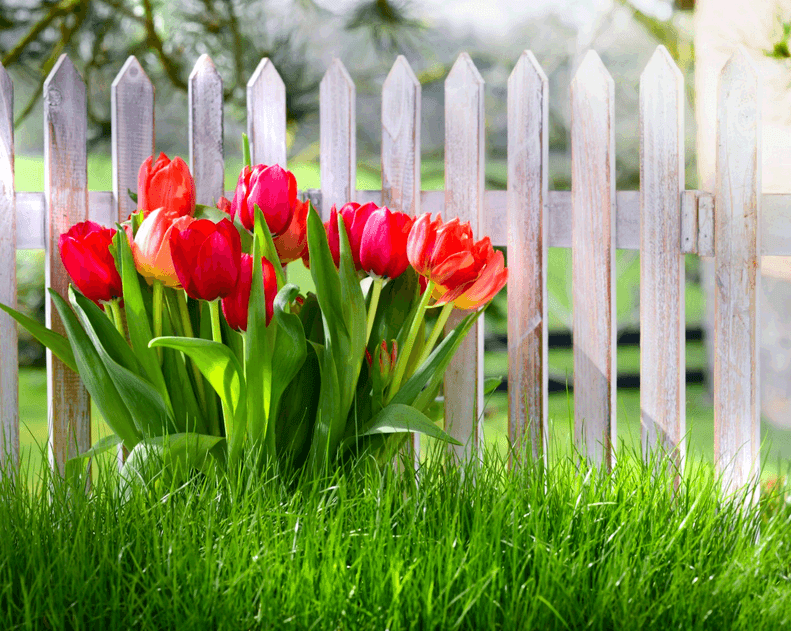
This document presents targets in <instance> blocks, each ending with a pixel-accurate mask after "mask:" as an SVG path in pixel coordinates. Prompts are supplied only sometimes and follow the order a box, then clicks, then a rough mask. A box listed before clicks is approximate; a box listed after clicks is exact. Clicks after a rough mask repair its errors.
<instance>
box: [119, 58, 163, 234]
mask: <svg viewBox="0 0 791 631" xmlns="http://www.w3.org/2000/svg"><path fill="white" fill-rule="evenodd" d="M110 102H111V105H110V110H111V119H112V141H111V145H112V157H113V196H114V203H115V216H116V218H117V220H119V221H122V220H124V219H125V218H126V217H127V216H129V213H130V212H132V211H133V210H134V209H135V207H136V205H135V203H134V202H133V201H132V199H131V198H130V197H129V195H128V194H127V192H128V191H129V190H131V191H136V190H137V173H138V170H139V169H140V165H141V164H142V162H143V161H144V160H145V159H146V158H147V157H148V156H150V155H151V154H152V153H153V152H154V84H153V83H151V80H150V79H149V78H148V75H147V74H146V73H145V70H143V67H142V66H141V65H140V62H139V61H138V60H137V58H136V57H135V56H134V55H130V56H129V58H128V59H127V60H126V62H125V63H124V65H123V66H122V67H121V70H119V71H118V74H117V75H116V76H115V79H114V80H113V83H112V85H111V86H110Z"/></svg>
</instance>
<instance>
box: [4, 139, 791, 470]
mask: <svg viewBox="0 0 791 631" xmlns="http://www.w3.org/2000/svg"><path fill="white" fill-rule="evenodd" d="M241 165H242V162H241V159H240V158H229V159H227V160H226V178H225V189H226V190H232V189H233V188H234V186H235V184H236V179H237V176H238V173H239V171H240V169H241ZM15 167H16V168H15V184H16V190H17V191H41V190H43V189H44V166H43V160H42V158H41V157H40V156H16V161H15ZM378 168H379V167H378V160H377V159H375V158H371V159H368V160H361V161H360V163H359V164H358V168H357V188H358V189H359V190H372V189H378V188H381V177H380V173H379V171H378ZM289 169H290V170H291V171H292V172H293V173H294V175H295V176H296V178H297V182H298V184H299V187H300V188H302V189H304V188H319V186H320V181H319V165H318V163H317V162H299V163H291V164H289ZM505 174H506V163H505V161H503V160H500V161H497V160H493V161H490V162H489V164H487V178H490V180H494V181H505ZM443 178H444V176H443V164H442V161H441V160H424V161H423V162H422V188H423V189H424V190H432V189H434V190H437V189H442V188H443V185H444V179H443ZM111 182H112V162H111V159H110V156H108V155H105V154H92V155H90V156H89V158H88V188H89V189H90V190H111V189H112V184H111ZM491 187H492V186H490V188H491ZM34 256H35V254H34V253H31V252H26V251H20V252H19V258H20V262H21V261H23V260H25V259H29V258H31V257H34ZM548 263H549V267H548V287H549V293H550V312H549V326H550V329H556V328H570V315H571V300H570V287H571V251H570V250H566V249H555V248H552V249H550V251H549V261H548ZM616 264H617V275H618V280H617V290H616V291H617V294H616V300H617V310H618V322H619V325H620V326H622V327H623V326H630V327H636V326H638V324H639V305H638V300H637V298H638V295H639V276H640V263H639V256H638V255H637V253H636V252H631V251H628V252H627V251H619V252H618V253H617V258H616ZM687 265H688V267H690V266H694V265H695V261H694V258H693V257H691V256H690V257H687ZM289 279H290V280H291V281H292V282H296V283H297V284H298V285H300V287H302V288H303V290H307V289H310V288H312V282H311V279H310V275H309V272H307V270H305V268H304V267H303V266H302V265H301V263H295V264H292V265H291V266H290V267H289ZM504 294H505V292H503V295H501V296H500V297H498V302H499V305H498V306H500V311H502V312H503V313H504V312H505V310H506V304H505V295H504ZM702 308H703V297H702V293H701V291H700V287H699V286H698V285H697V284H695V283H690V282H688V283H687V288H686V314H687V324H688V326H695V325H697V324H699V323H700V318H701V313H702ZM487 315H488V314H487ZM486 326H487V329H488V330H494V331H496V332H501V333H502V332H505V321H504V318H490V319H489V320H488V321H487V325H486ZM705 363H706V362H705V351H704V348H703V345H702V344H701V343H700V342H690V343H688V344H687V366H688V367H689V368H695V369H703V368H705ZM549 364H550V373H551V374H552V375H553V376H554V377H557V378H560V379H564V377H565V376H566V375H571V373H572V370H573V354H572V351H571V350H570V349H550V352H549ZM617 366H618V370H619V372H620V373H637V372H639V366H640V358H639V348H638V347H635V346H627V347H619V349H618V357H617ZM507 371H508V357H507V354H506V353H505V352H489V351H487V353H486V357H485V373H486V375H487V376H502V377H504V378H505V377H506V376H507ZM507 405H508V402H507V395H505V394H502V393H496V394H494V395H492V396H490V397H489V398H488V402H487V406H486V410H485V420H484V434H485V439H486V440H487V442H488V441H493V442H494V443H495V444H497V445H498V447H501V448H503V449H505V448H506V447H507V442H508V441H507V435H508V428H507V424H508V421H507ZM570 410H573V397H572V396H569V395H567V394H566V393H556V394H551V395H550V397H549V416H550V433H549V440H550V441H551V442H552V443H553V445H555V446H558V447H560V448H563V446H567V445H568V443H569V436H570V431H572V429H571V428H572V425H573V423H572V422H571V420H570ZM639 411H640V402H639V391H637V390H626V389H621V390H619V392H618V417H617V426H618V429H617V432H618V440H619V441H620V440H624V441H625V442H626V443H627V445H630V446H632V447H635V448H639V443H640V414H639ZM20 420H21V424H22V427H21V429H20V444H21V448H22V450H23V458H25V459H29V461H30V464H31V465H32V466H34V467H36V466H38V464H39V462H40V448H41V447H42V446H43V445H45V444H46V439H47V414H46V373H45V371H44V370H42V369H31V368H23V369H21V370H20ZM92 429H93V431H92V433H93V438H94V441H95V440H97V439H98V438H99V437H101V436H103V435H106V434H107V433H108V429H107V426H106V425H105V424H104V422H103V420H102V419H101V416H100V415H99V413H98V412H97V411H96V410H95V408H94V414H93V428H92ZM687 431H688V437H689V441H688V443H689V445H688V447H689V449H690V452H691V453H694V454H695V455H699V456H701V457H704V458H706V459H708V460H711V459H712V455H713V444H714V443H713V440H714V438H713V410H712V407H711V402H710V400H709V398H708V395H707V393H706V392H705V391H704V388H703V386H701V385H697V384H692V385H689V386H688V387H687ZM761 437H762V440H763V441H764V445H763V450H762V456H763V457H764V458H765V462H766V465H765V468H764V474H765V475H774V474H776V473H778V472H784V471H785V463H786V462H787V461H788V460H789V458H791V440H789V433H788V432H787V431H784V430H779V429H776V428H774V427H773V426H771V425H769V424H767V423H765V422H764V423H762V426H761Z"/></svg>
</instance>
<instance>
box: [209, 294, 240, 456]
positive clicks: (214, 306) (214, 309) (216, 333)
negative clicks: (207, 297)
mask: <svg viewBox="0 0 791 631" xmlns="http://www.w3.org/2000/svg"><path fill="white" fill-rule="evenodd" d="M209 313H210V314H211V339H213V340H214V341H215V342H217V343H219V344H222V327H221V326H220V301H219V299H218V300H212V301H210V302H209ZM222 417H223V424H224V427H225V439H226V441H227V442H228V444H229V445H230V444H231V441H232V440H233V439H232V437H231V432H232V431H233V429H234V428H233V418H232V417H231V411H230V410H229V409H228V406H227V405H225V401H222ZM217 429H218V430H219V428H217Z"/></svg>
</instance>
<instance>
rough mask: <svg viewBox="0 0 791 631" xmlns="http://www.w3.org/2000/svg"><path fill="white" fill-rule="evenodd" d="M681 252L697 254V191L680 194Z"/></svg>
mask: <svg viewBox="0 0 791 631" xmlns="http://www.w3.org/2000/svg"><path fill="white" fill-rule="evenodd" d="M641 199H642V195H641ZM681 251H682V252H683V253H684V254H697V253H698V191H682V192H681Z"/></svg>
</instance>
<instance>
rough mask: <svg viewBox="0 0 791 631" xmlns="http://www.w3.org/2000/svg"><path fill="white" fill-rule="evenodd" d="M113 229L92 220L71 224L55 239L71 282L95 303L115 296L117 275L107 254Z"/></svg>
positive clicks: (118, 282)
mask: <svg viewBox="0 0 791 631" xmlns="http://www.w3.org/2000/svg"><path fill="white" fill-rule="evenodd" d="M114 235H115V230H114V229H113V228H104V227H102V226H100V225H99V224H97V223H94V222H93V221H83V222H82V223H78V224H75V225H73V226H72V227H71V228H70V229H69V231H68V232H66V233H64V234H62V235H60V237H59V238H58V250H60V259H61V261H63V266H64V267H65V268H66V271H67V272H68V273H69V276H71V280H72V281H73V282H74V285H75V286H76V287H77V289H79V290H80V291H81V292H82V293H83V294H84V295H85V297H86V298H89V299H90V300H93V301H94V302H95V303H96V304H99V302H100V301H105V302H106V301H108V300H111V299H113V298H119V297H120V296H121V293H122V287H121V277H120V276H119V274H118V270H117V269H116V267H115V259H114V258H113V255H112V254H111V253H110V244H111V243H112V241H113V236H114Z"/></svg>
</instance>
